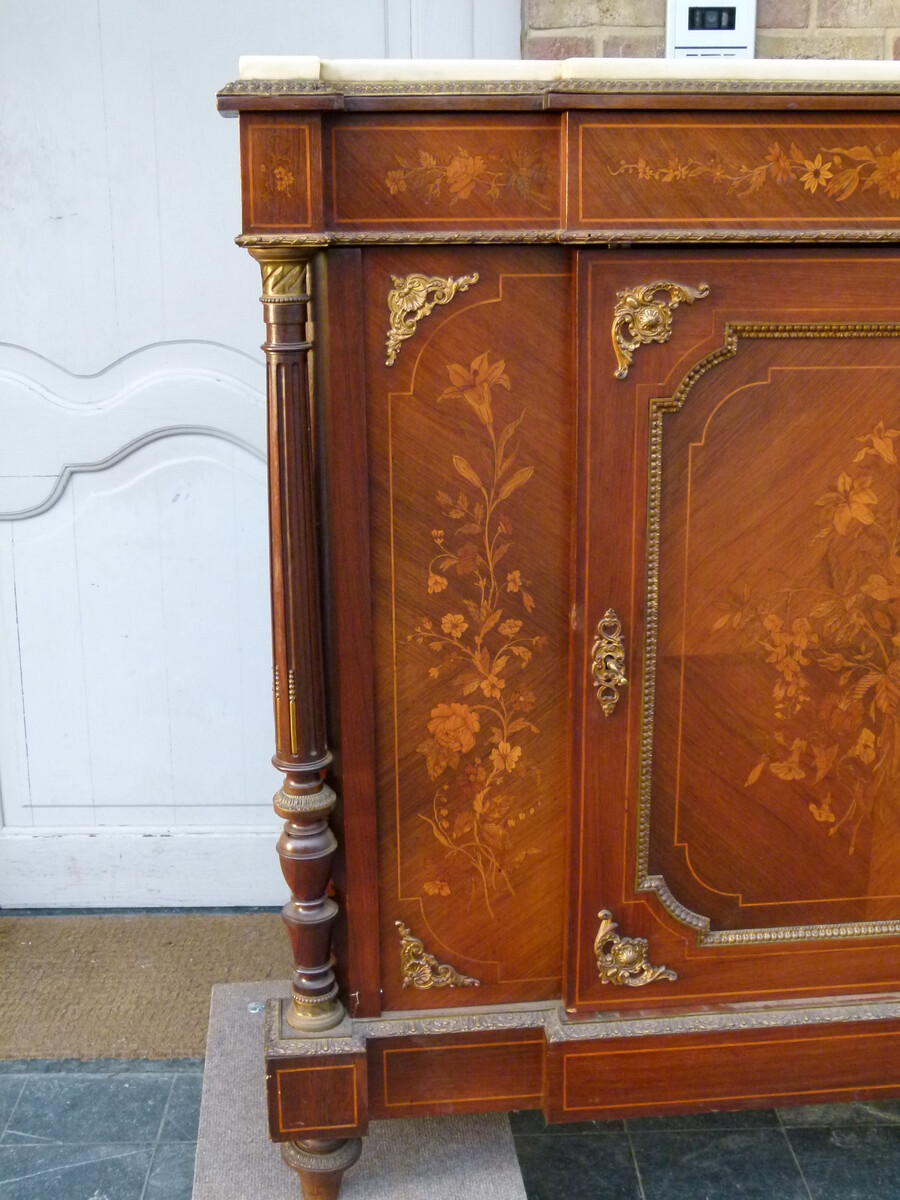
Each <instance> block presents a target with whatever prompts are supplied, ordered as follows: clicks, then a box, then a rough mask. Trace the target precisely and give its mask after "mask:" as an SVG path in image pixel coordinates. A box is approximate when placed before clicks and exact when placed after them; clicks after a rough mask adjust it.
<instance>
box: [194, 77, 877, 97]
mask: <svg viewBox="0 0 900 1200" xmlns="http://www.w3.org/2000/svg"><path fill="white" fill-rule="evenodd" d="M570 92H575V93H578V94H582V93H590V92H595V93H596V94H597V95H604V96H609V95H640V96H645V95H680V96H684V95H687V96H703V95H714V96H723V95H736V96H747V95H750V96H752V95H763V96H771V95H775V96H779V95H780V96H806V95H812V96H820V95H825V96H829V95H834V96H860V95H873V96H879V95H883V96H892V95H895V94H896V92H897V84H896V82H893V81H891V80H846V81H835V80H831V81H829V80H818V79H806V80H802V81H801V80H793V81H791V80H782V79H769V80H748V79H731V80H724V79H723V80H713V79H709V80H704V81H702V82H700V81H698V80H696V79H565V80H530V79H520V80H519V79H512V80H502V79H476V80H443V81H441V80H429V81H427V82H426V81H424V80H423V81H412V82H406V83H404V82H400V81H394V80H385V81H382V82H359V81H353V80H346V81H345V82H342V83H331V82H328V81H326V80H320V79H237V80H235V81H234V82H233V83H228V84H226V85H225V87H223V88H222V89H221V91H219V92H218V93H217V94H218V95H219V96H310V95H311V96H321V95H326V96H335V97H340V96H522V95H526V96H551V95H553V96H565V95H567V94H568V93H570Z"/></svg>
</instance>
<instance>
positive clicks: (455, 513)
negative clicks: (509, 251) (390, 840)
mask: <svg viewBox="0 0 900 1200" xmlns="http://www.w3.org/2000/svg"><path fill="white" fill-rule="evenodd" d="M446 369H447V375H448V376H449V380H450V386H449V387H448V388H446V389H445V391H444V392H443V393H442V394H441V395H440V396H439V397H438V402H439V403H441V404H445V405H450V404H453V405H457V406H462V407H463V409H464V410H467V411H468V412H470V413H471V414H474V416H475V418H476V421H477V428H478V430H479V432H480V436H478V437H477V438H476V436H475V435H474V433H473V435H472V436H471V437H468V438H466V439H465V440H464V441H462V442H461V443H460V445H459V447H458V449H459V451H462V453H456V452H452V453H450V454H449V455H448V458H447V464H446V466H447V470H446V476H445V481H444V484H443V486H441V487H439V488H438V489H437V491H436V493H435V500H436V509H435V519H434V526H433V528H432V529H431V543H432V553H431V560H430V562H429V563H428V564H427V569H425V570H423V575H422V593H423V598H425V599H427V600H428V609H427V611H426V612H425V613H424V614H423V615H422V616H421V617H420V619H419V620H418V622H417V623H416V626H415V630H414V632H413V633H411V634H410V635H409V640H410V641H414V642H416V643H418V644H419V645H420V646H422V647H423V648H425V649H426V650H427V651H428V653H429V657H430V658H431V660H432V665H431V666H430V667H429V668H428V674H429V676H430V678H431V679H432V680H441V681H442V686H441V687H440V689H439V691H438V695H439V696H440V699H439V700H438V701H437V703H433V704H432V705H431V707H430V710H429V711H428V712H427V714H426V715H424V716H423V719H422V735H423V737H422V741H421V742H420V743H419V745H418V746H417V750H418V753H419V754H420V755H421V758H422V764H423V768H424V770H425V771H426V772H427V776H428V779H429V780H430V781H431V784H432V797H431V799H432V802H431V807H430V810H429V811H428V812H425V813H420V814H419V815H420V817H421V819H422V820H423V821H425V822H426V823H427V824H428V826H429V827H430V828H431V831H432V833H433V835H434V837H435V839H436V840H437V842H438V843H439V845H440V846H441V847H442V848H443V850H444V855H445V859H446V863H447V872H446V874H447V878H443V877H442V878H439V879H435V880H433V881H430V882H429V883H426V884H425V891H426V892H427V893H428V894H429V895H432V896H435V897H441V896H449V895H451V893H452V891H453V889H454V887H459V888H461V889H463V890H465V891H466V892H467V893H468V892H473V893H474V894H480V896H481V898H482V900H483V902H484V905H485V907H486V909H487V912H488V914H489V916H490V917H491V918H492V919H493V917H494V909H493V900H494V897H495V895H496V894H497V893H498V892H506V893H508V894H510V895H512V894H513V891H514V888H513V876H514V873H515V871H516V869H517V868H519V867H521V866H522V865H523V864H524V862H525V861H526V859H527V858H528V856H529V855H532V854H537V853H538V848H537V846H535V845H533V844H530V843H529V841H528V840H527V839H524V838H523V837H522V835H521V829H522V827H523V825H525V824H526V823H527V822H528V819H529V817H531V816H533V815H534V813H535V811H536V809H537V807H538V806H539V803H540V802H539V800H537V799H536V798H535V794H534V793H535V784H536V783H537V782H538V781H539V778H540V772H539V770H538V768H537V767H536V766H534V765H533V764H532V763H531V762H530V753H529V748H530V745H531V743H532V741H533V739H534V738H535V736H536V735H537V734H538V732H539V730H538V727H537V725H535V723H534V721H533V720H532V718H531V713H532V710H533V709H534V707H535V704H536V695H535V688H536V686H537V684H536V681H535V679H534V677H533V671H532V665H533V659H534V656H535V655H536V654H539V653H540V651H541V650H542V649H543V648H544V646H545V645H546V637H545V636H544V635H542V634H539V633H536V632H535V631H534V629H533V621H534V616H533V614H534V612H535V599H534V597H533V595H532V593H531V591H530V590H529V581H528V578H526V577H525V576H524V575H523V571H522V567H521V565H520V564H519V563H518V562H517V558H516V538H515V533H514V528H513V522H512V518H511V516H510V512H509V502H510V500H511V499H512V497H513V496H514V495H516V493H518V492H519V491H520V489H523V488H527V486H528V484H529V481H530V480H531V478H532V475H533V472H534V467H533V466H532V465H531V464H529V463H526V462H522V461H521V459H520V457H519V445H518V439H517V431H518V430H519V429H520V426H521V425H522V422H523V421H525V420H526V419H527V412H526V410H525V409H524V408H523V409H520V410H519V411H518V413H517V415H512V414H509V415H508V416H507V417H503V418H502V419H501V416H500V411H499V409H498V397H499V396H500V395H503V393H506V392H509V391H510V380H509V376H508V375H507V373H506V364H505V363H504V361H503V360H502V359H494V360H493V361H491V356H490V354H489V353H487V352H485V353H483V354H480V355H478V357H477V358H475V359H474V360H473V361H472V362H471V363H469V364H468V365H464V364H462V363H451V364H449V365H448V366H447V368H446ZM506 403H507V404H508V401H507V402H506ZM510 417H511V418H512V419H510ZM423 566H424V564H423ZM436 699H437V697H436Z"/></svg>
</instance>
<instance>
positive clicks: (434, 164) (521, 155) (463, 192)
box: [384, 146, 552, 209]
mask: <svg viewBox="0 0 900 1200" xmlns="http://www.w3.org/2000/svg"><path fill="white" fill-rule="evenodd" d="M396 161H397V165H396V167H393V168H392V169H391V170H390V171H388V172H387V174H386V175H385V177H384V183H385V187H386V188H387V189H388V191H389V192H390V194H391V195H392V196H396V195H398V194H399V193H401V192H406V191H407V190H408V191H410V192H412V193H413V194H414V195H416V196H417V197H418V198H419V199H421V200H422V201H424V203H425V204H431V203H432V202H434V201H438V200H440V199H441V198H442V197H443V196H444V194H445V193H446V194H447V196H448V197H449V203H450V204H451V205H455V204H458V203H459V202H460V201H465V200H468V199H470V197H472V196H473V195H479V196H484V197H485V198H486V199H488V200H491V201H496V200H499V198H500V197H501V195H502V194H503V193H504V192H506V193H507V194H509V193H510V192H512V193H515V195H517V196H519V197H520V198H521V199H522V200H525V201H528V202H530V203H533V204H536V205H537V206H538V207H539V208H543V209H549V208H550V207H551V204H552V201H551V199H550V193H549V188H550V185H551V182H552V180H551V170H550V166H549V163H548V161H547V158H546V156H545V155H544V154H543V153H542V152H540V151H535V150H532V149H530V148H528V147H519V148H517V149H515V150H511V151H510V150H487V151H484V152H482V153H472V151H471V150H470V149H469V148H467V147H465V146H459V147H458V148H457V150H456V152H455V153H453V154H449V155H445V156H442V157H438V156H437V155H435V154H432V153H430V152H429V151H427V150H420V151H419V155H418V159H417V161H414V162H410V161H409V160H408V159H406V158H400V157H398V158H397V160H396Z"/></svg>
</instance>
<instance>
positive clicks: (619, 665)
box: [591, 608, 628, 717]
mask: <svg viewBox="0 0 900 1200" xmlns="http://www.w3.org/2000/svg"><path fill="white" fill-rule="evenodd" d="M591 675H592V676H593V679H594V687H595V688H596V689H597V699H598V700H599V701H600V707H601V708H602V709H603V715H604V716H605V717H608V716H609V715H610V713H611V712H612V711H613V709H614V708H615V707H616V705H617V704H618V702H619V688H622V687H624V686H625V684H626V683H627V682H628V680H627V679H626V678H625V643H624V641H623V640H622V623H621V621H620V620H619V618H618V617H617V616H616V613H615V610H614V609H612V608H608V609H607V610H606V612H605V613H604V614H603V616H602V617H601V618H600V620H599V621H598V622H597V633H596V636H595V637H594V644H593V646H592V647H591Z"/></svg>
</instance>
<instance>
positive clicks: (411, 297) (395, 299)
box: [385, 271, 478, 367]
mask: <svg viewBox="0 0 900 1200" xmlns="http://www.w3.org/2000/svg"><path fill="white" fill-rule="evenodd" d="M477 282H478V272H477V271H474V272H473V273H472V274H471V275H461V276H460V277H459V278H458V279H454V278H453V277H452V276H451V277H450V278H449V279H442V278H441V277H440V276H439V275H422V274H420V273H419V272H415V273H413V274H412V275H407V276H405V277H401V276H399V275H392V276H391V283H392V284H393V287H392V288H391V290H390V292H389V293H388V313H389V328H388V333H387V338H386V340H385V345H386V347H387V358H386V359H385V366H388V367H392V366H393V365H394V363H395V362H396V361H397V355H398V354H399V353H400V347H401V345H402V344H403V342H405V341H406V339H407V338H411V337H412V335H413V334H414V333H415V332H416V328H417V326H418V323H419V321H421V320H422V319H423V318H424V317H427V316H428V314H429V313H430V312H431V310H432V309H433V308H434V307H435V305H436V304H448V303H449V302H450V301H451V300H452V299H453V297H454V296H455V295H456V293H457V292H467V291H468V290H469V287H470V286H471V285H472V284H473V283H477Z"/></svg>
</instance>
